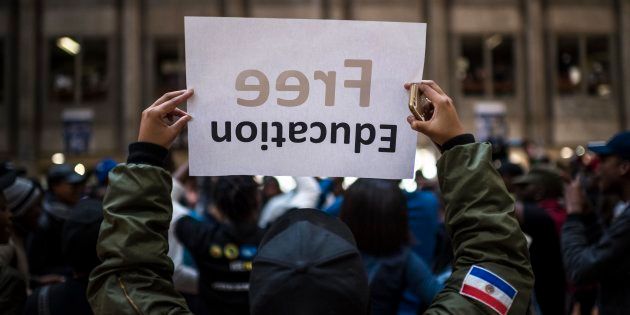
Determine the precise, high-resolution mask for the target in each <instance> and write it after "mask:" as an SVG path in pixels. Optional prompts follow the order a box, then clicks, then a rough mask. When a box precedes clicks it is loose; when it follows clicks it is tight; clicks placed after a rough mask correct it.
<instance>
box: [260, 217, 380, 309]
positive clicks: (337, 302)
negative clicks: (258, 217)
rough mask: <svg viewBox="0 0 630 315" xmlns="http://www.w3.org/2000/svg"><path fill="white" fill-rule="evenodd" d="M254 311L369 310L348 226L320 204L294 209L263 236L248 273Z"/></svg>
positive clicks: (363, 276)
mask: <svg viewBox="0 0 630 315" xmlns="http://www.w3.org/2000/svg"><path fill="white" fill-rule="evenodd" d="M249 298H250V308H251V313H252V314H254V315H257V314H313V315H315V314H367V313H368V309H369V288H368V280H367V275H366V272H365V269H364V267H363V263H362V261H361V255H360V253H359V251H358V249H357V247H356V242H355V240H354V237H353V236H352V232H350V229H348V227H347V226H346V225H345V224H344V223H343V222H341V221H340V220H339V219H337V218H334V217H332V216H330V215H328V214H326V213H324V212H322V211H320V210H315V209H294V210H290V211H288V212H287V213H286V214H285V215H283V216H282V217H280V218H279V219H278V220H277V221H276V222H275V223H274V225H272V226H271V228H270V229H269V231H267V233H266V234H265V236H264V237H263V240H262V241H261V243H260V247H259V250H258V255H257V256H256V258H255V259H254V263H253V269H252V273H251V278H250V290H249Z"/></svg>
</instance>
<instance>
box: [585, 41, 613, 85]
mask: <svg viewBox="0 0 630 315" xmlns="http://www.w3.org/2000/svg"><path fill="white" fill-rule="evenodd" d="M608 43H609V41H608V38H607V37H603V36H599V37H587V38H586V88H587V92H588V94H589V95H597V96H608V95H609V94H610V50H609V46H608Z"/></svg>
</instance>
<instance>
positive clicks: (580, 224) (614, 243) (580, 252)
mask: <svg viewBox="0 0 630 315" xmlns="http://www.w3.org/2000/svg"><path fill="white" fill-rule="evenodd" d="M627 211H630V210H626V212H627ZM596 220H597V218H596V217H595V216H594V215H592V216H580V215H569V217H568V218H567V221H566V222H565V223H564V226H563V229H562V251H563V254H564V263H565V266H566V270H567V273H568V274H569V277H570V278H571V280H573V281H575V282H577V283H589V282H593V281H599V280H602V279H605V278H608V277H614V276H615V275H619V274H625V273H628V272H630V264H628V259H627V257H628V252H629V251H630V214H628V213H624V214H622V215H621V216H620V217H619V218H617V219H616V220H615V221H614V222H613V223H612V224H611V225H610V227H609V228H608V229H606V230H605V231H604V233H603V234H602V236H601V237H600V238H599V240H598V241H596V242H594V243H590V242H589V224H590V225H592V224H594V222H595V221H596Z"/></svg>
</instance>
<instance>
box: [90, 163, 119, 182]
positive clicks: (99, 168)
mask: <svg viewBox="0 0 630 315" xmlns="http://www.w3.org/2000/svg"><path fill="white" fill-rule="evenodd" d="M116 165H118V164H117V163H116V161H115V160H114V159H111V158H105V159H102V160H100V161H99V162H98V163H97V164H96V167H95V173H96V179H98V182H99V183H100V184H105V180H106V179H107V175H108V174H109V171H111V170H112V169H114V167H116Z"/></svg>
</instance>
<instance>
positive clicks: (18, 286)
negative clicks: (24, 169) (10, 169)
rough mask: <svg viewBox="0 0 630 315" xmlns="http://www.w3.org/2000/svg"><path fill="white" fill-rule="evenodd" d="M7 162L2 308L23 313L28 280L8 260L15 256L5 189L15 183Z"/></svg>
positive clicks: (2, 180)
mask: <svg viewBox="0 0 630 315" xmlns="http://www.w3.org/2000/svg"><path fill="white" fill-rule="evenodd" d="M5 166H6V164H4V163H3V165H2V166H0V172H1V173H2V174H1V175H0V191H2V193H0V252H1V253H0V256H2V258H0V310H3V314H21V313H22V306H23V303H24V301H25V300H26V281H25V277H24V274H22V273H20V272H19V271H18V270H17V269H15V268H14V267H13V266H12V265H11V264H10V262H9V261H8V260H10V259H9V257H5V255H10V256H13V253H14V248H13V247H12V246H9V245H8V244H9V242H10V240H11V237H12V234H13V222H12V219H13V212H12V211H11V209H9V207H8V202H7V199H6V197H5V194H4V190H5V189H6V188H8V187H9V186H10V185H12V184H13V182H14V181H15V179H14V178H13V174H7V168H6V167H5Z"/></svg>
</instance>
